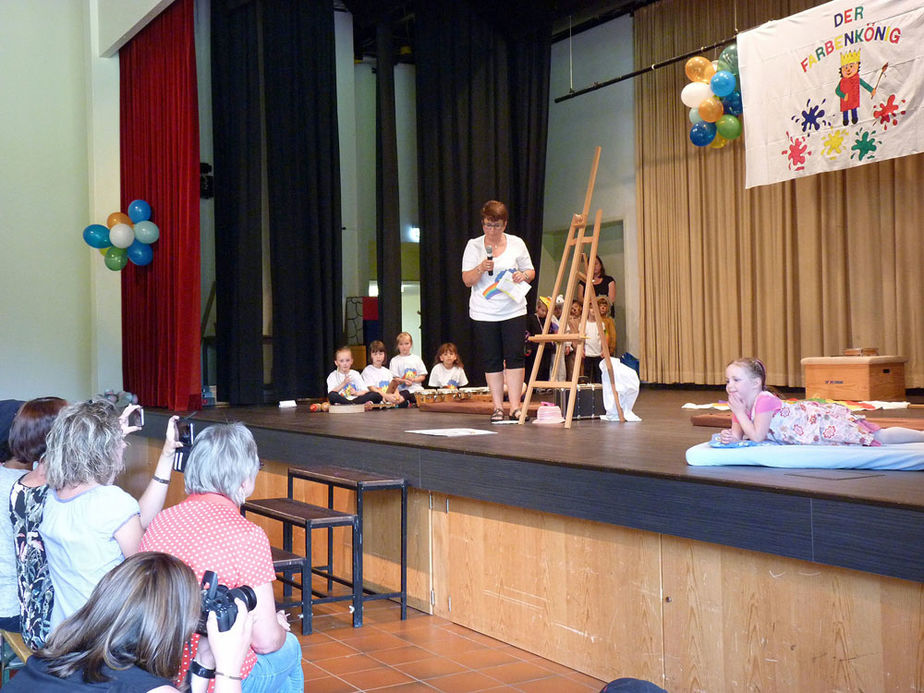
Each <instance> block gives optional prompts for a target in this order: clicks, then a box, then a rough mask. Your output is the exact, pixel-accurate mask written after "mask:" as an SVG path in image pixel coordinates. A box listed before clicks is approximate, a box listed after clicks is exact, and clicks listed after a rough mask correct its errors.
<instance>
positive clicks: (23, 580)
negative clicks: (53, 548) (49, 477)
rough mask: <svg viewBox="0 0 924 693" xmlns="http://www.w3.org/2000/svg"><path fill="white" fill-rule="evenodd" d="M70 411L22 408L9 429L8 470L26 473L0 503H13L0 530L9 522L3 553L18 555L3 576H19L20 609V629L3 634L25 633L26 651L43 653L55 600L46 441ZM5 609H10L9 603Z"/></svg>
mask: <svg viewBox="0 0 924 693" xmlns="http://www.w3.org/2000/svg"><path fill="white" fill-rule="evenodd" d="M66 406H67V402H65V401H64V400H63V399H61V398H60V397H39V398H38V399H33V400H29V401H28V402H26V403H24V404H23V405H22V407H20V409H19V412H17V414H16V418H15V419H13V425H12V426H11V427H10V438H9V440H10V453H11V454H12V455H13V457H12V459H10V460H9V461H8V462H7V463H6V464H7V466H10V467H18V468H19V469H22V470H27V473H26V474H24V475H21V476H19V477H18V478H17V479H16V480H15V481H14V483H13V486H12V490H11V491H10V492H7V488H6V486H5V485H4V486H3V488H2V489H0V498H7V499H9V505H8V510H9V514H8V515H7V513H2V514H0V525H3V527H4V529H5V528H6V518H7V517H9V519H10V531H11V532H12V538H13V541H12V542H5V546H4V552H5V551H6V550H7V549H9V550H10V551H12V552H13V554H12V556H11V560H10V561H9V562H7V561H6V560H5V559H4V560H3V561H2V563H0V571H2V572H4V573H5V572H6V571H7V569H11V570H14V571H15V574H14V579H15V580H16V595H15V600H16V601H15V608H16V613H17V615H18V616H19V626H18V627H16V628H7V627H6V626H4V629H5V630H19V631H21V632H22V638H23V640H24V641H25V643H26V645H28V646H29V647H30V648H32V649H33V650H36V649H38V648H40V647H42V646H43V645H44V644H45V638H47V637H48V628H49V624H50V620H51V606H52V604H53V602H54V594H55V592H54V589H53V588H52V586H51V578H50V577H49V576H48V563H47V561H46V559H45V543H44V541H43V540H42V535H41V534H40V533H39V529H38V528H39V525H40V524H41V522H42V512H43V510H44V508H45V494H46V493H47V492H48V487H47V486H46V485H45V460H44V456H45V437H46V436H47V435H48V431H50V430H51V425H52V424H53V423H54V420H55V418H56V417H57V416H58V412H59V411H61V410H62V409H63V408H64V407H66ZM4 582H5V576H4ZM3 603H4V606H6V605H7V600H6V598H4V602H3ZM8 611H10V609H4V612H8Z"/></svg>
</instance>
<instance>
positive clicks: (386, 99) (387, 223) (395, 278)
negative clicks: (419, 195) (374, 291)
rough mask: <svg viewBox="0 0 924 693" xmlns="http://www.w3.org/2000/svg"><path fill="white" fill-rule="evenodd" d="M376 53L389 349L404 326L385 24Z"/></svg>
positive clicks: (390, 58) (382, 276) (380, 227)
mask: <svg viewBox="0 0 924 693" xmlns="http://www.w3.org/2000/svg"><path fill="white" fill-rule="evenodd" d="M376 53H377V56H378V59H377V61H376V71H375V79H376V101H375V103H376V109H375V119H376V135H377V144H378V146H377V147H376V148H375V154H376V162H375V163H376V176H375V181H376V227H375V242H376V246H377V248H378V252H377V253H376V263H377V267H376V270H377V271H376V277H377V278H378V287H379V326H380V328H381V331H382V338H383V340H384V341H385V344H386V345H391V344H392V343H393V342H394V339H395V337H397V335H398V333H399V332H403V331H404V326H403V325H402V324H401V277H402V276H403V272H402V268H401V221H400V213H399V198H398V125H397V116H396V114H395V56H394V49H393V45H392V31H391V25H390V24H389V23H388V22H387V21H382V22H380V23H379V25H378V26H377V28H376ZM367 341H368V340H367ZM418 346H419V345H418ZM386 348H388V346H386Z"/></svg>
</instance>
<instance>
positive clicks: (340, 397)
mask: <svg viewBox="0 0 924 693" xmlns="http://www.w3.org/2000/svg"><path fill="white" fill-rule="evenodd" d="M334 365H336V366H337V369H336V370H335V371H334V372H332V373H331V374H330V375H329V376H327V400H328V401H329V402H330V403H331V404H368V405H369V406H372V405H373V404H378V403H379V402H381V401H382V395H380V394H379V393H378V392H370V391H369V390H368V389H366V384H365V383H364V382H363V379H362V376H361V375H360V374H359V373H358V372H357V371H354V370H353V352H352V351H350V347H348V346H342V347H340V348H339V349H337V353H336V354H335V355H334ZM367 409H368V407H367Z"/></svg>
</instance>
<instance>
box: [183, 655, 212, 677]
mask: <svg viewBox="0 0 924 693" xmlns="http://www.w3.org/2000/svg"><path fill="white" fill-rule="evenodd" d="M189 673H190V674H192V675H194V676H199V677H201V678H203V679H214V678H215V670H214V669H207V668H206V667H204V666H202V665H201V664H199V662H197V661H196V660H195V659H194V660H193V661H192V662H190V663H189Z"/></svg>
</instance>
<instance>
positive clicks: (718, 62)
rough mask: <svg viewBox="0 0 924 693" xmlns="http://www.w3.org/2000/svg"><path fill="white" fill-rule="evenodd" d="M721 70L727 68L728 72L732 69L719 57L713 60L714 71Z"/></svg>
mask: <svg viewBox="0 0 924 693" xmlns="http://www.w3.org/2000/svg"><path fill="white" fill-rule="evenodd" d="M721 70H727V71H728V72H731V71H732V69H731V65H729V64H728V63H727V62H725V61H724V60H722V59H721V58H719V59H718V60H716V61H715V71H716V72H719V71H721Z"/></svg>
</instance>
